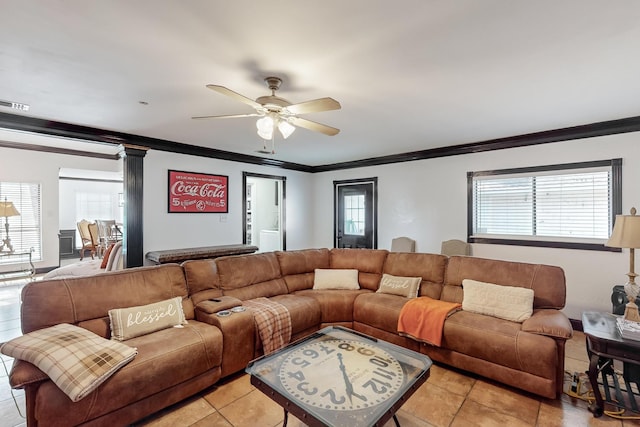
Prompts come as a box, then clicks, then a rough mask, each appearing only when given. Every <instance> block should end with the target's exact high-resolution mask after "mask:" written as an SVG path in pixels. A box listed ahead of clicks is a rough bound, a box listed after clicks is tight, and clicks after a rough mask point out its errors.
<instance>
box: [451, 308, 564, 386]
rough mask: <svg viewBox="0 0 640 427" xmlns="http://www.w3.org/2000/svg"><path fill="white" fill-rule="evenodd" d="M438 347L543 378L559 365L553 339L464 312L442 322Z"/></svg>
mask: <svg viewBox="0 0 640 427" xmlns="http://www.w3.org/2000/svg"><path fill="white" fill-rule="evenodd" d="M442 346H443V347H445V348H446V349H448V350H449V351H454V352H458V353H461V354H465V355H467V356H471V357H474V358H477V359H482V360H486V361H488V362H491V363H494V364H496V365H502V366H506V367H509V368H512V369H516V370H519V371H524V372H527V373H530V374H533V375H536V376H540V377H543V378H555V373H556V369H557V368H558V366H559V363H560V362H559V361H558V353H557V346H556V341H555V340H554V339H553V338H551V337H547V336H543V335H537V334H531V333H527V332H524V331H522V328H521V324H520V323H516V322H511V321H509V320H504V319H499V318H497V317H492V316H486V315H484V314H478V313H471V312H468V311H464V310H461V311H458V312H456V313H454V314H452V315H451V316H449V318H448V319H447V320H446V322H444V330H443V339H442Z"/></svg>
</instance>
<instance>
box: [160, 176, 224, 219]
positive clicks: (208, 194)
mask: <svg viewBox="0 0 640 427" xmlns="http://www.w3.org/2000/svg"><path fill="white" fill-rule="evenodd" d="M228 184H229V177H228V176H226V175H210V174H206V173H196V172H185V171H176V170H169V203H168V205H169V207H168V209H169V210H168V212H169V213H228V212H229V191H228V189H229V186H228Z"/></svg>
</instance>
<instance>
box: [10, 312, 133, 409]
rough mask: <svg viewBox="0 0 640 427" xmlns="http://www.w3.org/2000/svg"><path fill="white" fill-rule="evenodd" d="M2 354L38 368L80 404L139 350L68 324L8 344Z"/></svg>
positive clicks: (45, 329) (34, 332)
mask: <svg viewBox="0 0 640 427" xmlns="http://www.w3.org/2000/svg"><path fill="white" fill-rule="evenodd" d="M0 350H1V351H2V353H3V354H6V355H7V356H11V357H13V358H16V359H21V360H26V361H27V362H31V363H33V364H34V365H36V366H37V367H38V368H39V369H40V370H41V371H42V372H44V373H45V374H47V376H48V377H49V378H50V379H51V380H52V381H53V382H54V383H56V385H57V386H58V387H59V388H60V390H62V391H63V392H64V393H65V394H66V395H67V396H69V399H71V400H72V401H73V402H77V401H79V400H80V399H82V398H84V397H85V396H86V395H87V394H89V393H91V392H92V391H93V390H95V389H96V388H97V387H98V386H100V384H102V383H103V382H104V381H106V380H107V378H109V377H110V376H111V375H113V374H114V373H115V372H116V371H117V370H118V369H120V368H122V367H123V366H124V365H126V364H127V363H129V362H130V361H131V360H132V359H133V358H134V357H135V356H136V354H137V350H136V349H135V348H133V347H130V346H128V345H125V344H121V343H117V342H113V341H109V340H107V339H105V338H103V337H101V336H99V335H96V334H94V333H93V332H90V331H88V330H86V329H83V328H79V327H77V326H74V325H69V324H67V323H60V324H58V325H55V326H52V327H50V328H44V329H39V330H37V331H33V332H30V333H28V334H25V335H22V336H20V337H18V338H14V339H13V340H11V341H9V342H7V343H5V344H4V345H3V346H2V348H1V349H0Z"/></svg>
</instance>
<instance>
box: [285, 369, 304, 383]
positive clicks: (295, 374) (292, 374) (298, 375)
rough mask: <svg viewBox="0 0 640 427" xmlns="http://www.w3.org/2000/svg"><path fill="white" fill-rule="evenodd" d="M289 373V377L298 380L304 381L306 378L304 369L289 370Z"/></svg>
mask: <svg viewBox="0 0 640 427" xmlns="http://www.w3.org/2000/svg"><path fill="white" fill-rule="evenodd" d="M287 375H288V376H289V378H295V379H297V380H298V381H304V380H305V377H304V374H303V373H302V371H296V372H291V371H288V372H287Z"/></svg>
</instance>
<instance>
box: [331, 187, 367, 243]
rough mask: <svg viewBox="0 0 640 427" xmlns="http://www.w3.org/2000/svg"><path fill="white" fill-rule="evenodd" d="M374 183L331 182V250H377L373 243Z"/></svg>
mask: <svg viewBox="0 0 640 427" xmlns="http://www.w3.org/2000/svg"><path fill="white" fill-rule="evenodd" d="M375 184H376V182H375V181H373V180H371V179H369V180H366V181H356V182H353V181H347V182H337V181H336V182H334V194H335V219H334V229H335V242H334V244H335V247H336V248H369V249H374V248H376V247H377V241H376V234H377V233H376V214H377V212H376V200H375V199H376V188H375Z"/></svg>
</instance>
